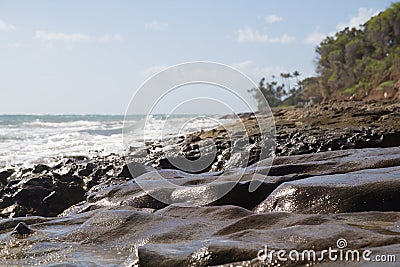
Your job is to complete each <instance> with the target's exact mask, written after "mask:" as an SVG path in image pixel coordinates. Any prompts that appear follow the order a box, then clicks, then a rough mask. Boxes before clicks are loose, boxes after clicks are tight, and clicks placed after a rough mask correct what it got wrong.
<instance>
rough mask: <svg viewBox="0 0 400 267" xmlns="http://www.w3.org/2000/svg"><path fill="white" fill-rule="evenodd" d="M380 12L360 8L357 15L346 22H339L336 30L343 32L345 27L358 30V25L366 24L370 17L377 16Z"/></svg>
mask: <svg viewBox="0 0 400 267" xmlns="http://www.w3.org/2000/svg"><path fill="white" fill-rule="evenodd" d="M379 12H380V11H379V10H375V9H373V8H365V7H361V8H359V9H358V15H357V16H355V17H352V18H350V20H349V21H348V22H340V23H339V24H338V25H337V26H336V29H337V30H338V31H341V30H344V29H345V28H346V27H349V28H358V29H359V28H360V25H362V24H364V23H365V22H367V21H368V20H369V19H370V18H371V17H373V16H375V15H378V13H379Z"/></svg>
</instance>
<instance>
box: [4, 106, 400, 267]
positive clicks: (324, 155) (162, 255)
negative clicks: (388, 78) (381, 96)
mask: <svg viewBox="0 0 400 267" xmlns="http://www.w3.org/2000/svg"><path fill="white" fill-rule="evenodd" d="M275 115H276V116H275V120H276V126H277V144H276V147H277V149H276V153H275V156H276V157H275V159H274V161H273V165H272V166H271V158H269V159H264V160H261V161H259V159H260V154H261V152H262V151H263V150H262V149H266V150H267V151H269V150H268V149H270V148H271V147H273V146H274V145H275V144H273V142H272V141H271V142H268V140H261V138H260V134H259V127H258V126H257V125H255V120H254V116H252V115H251V114H247V115H243V116H241V119H242V122H243V123H244V124H246V129H247V130H249V136H248V137H243V134H244V133H243V132H242V131H240V130H239V128H238V127H236V126H237V125H235V124H232V125H231V127H232V129H234V131H233V132H234V133H233V135H232V136H234V138H235V139H232V140H230V139H229V137H228V133H227V130H226V129H224V128H222V127H218V128H216V129H213V130H211V131H203V132H199V133H194V134H192V135H187V136H179V137H177V138H171V139H169V140H168V141H167V142H166V143H164V144H159V143H157V144H156V143H148V144H147V145H146V147H144V148H141V149H137V150H135V151H133V152H132V154H131V155H129V156H128V157H127V158H125V157H124V156H118V155H109V156H105V157H102V156H98V157H94V158H91V159H89V158H86V157H69V158H64V159H61V160H59V161H58V162H56V163H55V164H49V165H36V166H33V168H16V169H15V170H14V169H11V170H10V169H9V170H3V171H2V172H0V216H1V217H2V218H4V219H2V220H0V247H1V248H2V249H1V250H0V266H32V265H41V266H43V265H46V264H47V266H97V265H99V266H215V265H218V266H265V265H267V266H277V265H278V264H279V265H280V266H306V265H308V266H311V265H315V264H319V265H320V266H332V262H331V261H329V260H328V259H325V260H323V261H322V262H317V263H316V262H310V261H307V260H299V261H298V262H293V261H284V262H282V261H281V262H279V261H277V262H273V263H268V262H267V263H265V262H262V261H261V260H260V259H258V258H257V254H259V252H260V250H262V249H264V248H265V246H268V248H269V249H274V250H279V249H285V250H287V251H288V250H291V249H297V250H300V251H301V250H310V249H314V250H315V251H317V252H318V253H319V254H318V255H321V251H322V250H324V249H328V248H329V247H332V248H336V246H337V241H338V240H339V239H345V240H346V241H347V243H348V246H347V247H348V248H349V249H359V250H360V251H363V250H366V249H370V250H372V251H373V253H374V255H376V254H382V255H389V254H390V255H394V256H396V257H397V258H398V259H399V257H400V230H399V229H400V210H399V205H398V203H400V194H399V192H400V182H399V179H398V178H399V177H400V147H399V146H400V141H399V140H400V138H399V137H400V120H399V115H400V105H399V103H383V104H382V103H372V104H365V103H356V104H354V103H329V104H327V105H323V106H318V107H309V108H304V109H301V110H300V109H290V110H277V111H276V112H275ZM261 127H263V126H261ZM235 130H236V132H235ZM209 141H212V142H213V143H214V144H215V147H216V150H217V151H216V154H215V155H214V156H215V157H214V158H212V163H211V164H210V166H208V167H207V168H206V172H202V173H198V172H201V171H197V170H194V171H193V173H188V172H184V171H181V170H176V169H173V168H175V167H174V165H173V164H171V162H169V160H168V159H170V158H171V157H172V158H173V157H177V151H180V154H181V155H184V156H185V157H186V158H187V159H189V160H192V161H195V160H197V159H198V158H199V157H200V156H201V155H200V154H201V153H200V152H201V148H202V147H203V148H204V149H203V151H202V152H203V153H206V154H207V155H212V154H211V153H212V149H211V147H212V146H211V145H209ZM235 145H236V146H241V147H244V151H242V152H243V153H246V151H248V152H249V159H250V160H249V161H248V162H245V160H244V157H242V155H241V154H232V153H231V151H230V149H231V147H232V146H235ZM314 152H318V153H314ZM127 162H129V165H130V166H131V167H133V168H129V165H128V164H127ZM237 164H238V165H243V166H244V167H245V166H247V165H248V166H247V167H245V168H231V166H236V165H237ZM152 167H155V168H156V170H154V168H152ZM165 168H171V169H165ZM132 170H133V171H132ZM164 179H165V180H168V181H169V182H171V183H172V184H175V185H178V188H173V187H171V186H165V185H166V183H165V181H164V182H163V180H164ZM143 181H145V182H149V184H151V185H152V186H153V187H152V188H150V190H148V191H147V192H145V191H143V190H142V189H141V188H140V186H139V184H138V183H139V182H143ZM254 185H256V186H258V187H255V186H254ZM179 186H180V187H179ZM251 187H252V189H255V190H249V189H250V188H251ZM225 189H231V190H228V192H227V194H225V195H224V196H222V197H221V198H218V199H216V196H218V194H219V193H220V192H222V191H224V190H225ZM155 196H163V197H165V198H166V199H168V200H174V201H178V202H184V201H186V200H188V199H192V198H193V199H197V200H200V203H197V204H202V202H203V203H204V204H206V206H203V207H197V206H191V207H186V208H184V207H178V206H171V205H168V204H166V203H163V202H162V201H160V200H158V199H157V198H156V197H155ZM32 215H33V216H32ZM38 215H40V216H38ZM23 216H27V217H23ZM42 216H58V217H46V218H45V217H42ZM10 217H11V218H10ZM13 217H19V218H13ZM28 225H29V226H28ZM32 229H34V232H31V231H32ZM10 233H12V234H10ZM21 237H23V238H21ZM398 259H397V260H398ZM335 263H336V262H335ZM373 263H374V262H356V263H354V262H340V265H341V266H364V265H365V266H375V265H374V264H373ZM385 266H396V265H395V264H391V263H388V264H387V265H385Z"/></svg>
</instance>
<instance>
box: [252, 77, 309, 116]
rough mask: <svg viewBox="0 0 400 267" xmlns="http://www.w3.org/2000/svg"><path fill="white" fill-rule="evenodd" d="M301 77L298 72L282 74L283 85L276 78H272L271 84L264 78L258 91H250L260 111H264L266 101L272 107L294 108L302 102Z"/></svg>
mask: <svg viewBox="0 0 400 267" xmlns="http://www.w3.org/2000/svg"><path fill="white" fill-rule="evenodd" d="M299 76H300V73H299V72H298V71H294V72H293V73H281V74H280V77H281V80H282V83H278V81H277V80H276V77H275V76H272V79H271V81H270V82H268V81H266V80H265V78H262V79H261V81H260V83H259V85H258V88H257V89H256V88H254V89H252V90H249V91H250V92H251V93H253V96H254V97H255V98H256V100H257V101H258V110H262V108H263V107H262V106H263V103H264V99H265V100H267V101H268V104H269V106H270V107H278V106H283V105H284V106H294V105H297V104H298V103H299V102H302V101H303V99H302V98H301V96H302V94H301V91H302V86H301V82H300V80H299V79H298V77H299ZM293 80H295V81H293ZM292 85H293V86H292Z"/></svg>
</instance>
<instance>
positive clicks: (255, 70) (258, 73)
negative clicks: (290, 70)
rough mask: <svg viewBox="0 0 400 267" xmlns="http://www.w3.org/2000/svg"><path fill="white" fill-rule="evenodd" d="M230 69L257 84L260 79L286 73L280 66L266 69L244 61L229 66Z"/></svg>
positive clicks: (249, 61) (250, 61)
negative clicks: (237, 71)
mask: <svg viewBox="0 0 400 267" xmlns="http://www.w3.org/2000/svg"><path fill="white" fill-rule="evenodd" d="M231 67H233V68H235V69H238V70H240V71H241V72H243V73H244V74H246V75H247V76H249V77H250V78H251V79H253V81H255V82H258V81H259V80H260V79H261V78H262V77H265V78H270V77H271V76H272V75H275V76H279V74H280V73H282V72H286V71H285V68H283V67H282V66H274V67H266V66H259V65H257V64H255V63H254V62H253V61H252V60H246V61H243V62H239V63H233V64H231Z"/></svg>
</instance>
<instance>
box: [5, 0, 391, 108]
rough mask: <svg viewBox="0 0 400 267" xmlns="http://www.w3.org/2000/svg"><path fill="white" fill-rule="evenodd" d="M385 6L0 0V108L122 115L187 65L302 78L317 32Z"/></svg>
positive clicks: (369, 2) (350, 1)
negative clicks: (143, 91)
mask: <svg viewBox="0 0 400 267" xmlns="http://www.w3.org/2000/svg"><path fill="white" fill-rule="evenodd" d="M391 2H392V1H386V0H334V1H333V0H332V1H327V0H324V1H322V0H307V1H306V0H302V1H299V0H282V1H273V0H266V1H242V0H238V1H226V0H222V1H211V0H205V1H174V0H171V1H101V0H96V1H94V0H88V1H73V0H72V1H41V0H38V1H18V0H16V1H4V0H0V99H1V104H0V114H124V113H125V111H126V110H127V107H128V105H129V103H130V100H131V99H132V97H133V95H134V93H135V92H136V91H137V90H138V88H139V87H140V85H141V84H142V83H143V82H144V81H145V80H146V79H147V78H149V77H151V76H152V75H154V74H156V73H157V72H159V71H161V70H163V69H165V68H167V67H168V66H172V65H176V64H180V63H184V62H191V61H212V62H218V63H221V64H226V65H229V66H232V67H234V68H237V69H238V70H240V71H241V72H243V73H244V74H245V75H247V76H248V77H250V78H251V79H252V80H253V81H254V82H256V83H257V82H258V81H259V80H260V79H261V78H262V77H267V78H268V77H270V76H271V75H276V76H279V73H281V72H293V71H294V70H297V71H299V72H300V73H301V74H302V76H301V77H302V78H305V77H309V76H312V75H314V74H315V58H316V54H315V48H316V46H317V45H318V44H319V42H320V41H321V40H322V39H323V38H324V37H325V36H327V35H330V34H333V33H335V32H337V31H338V30H342V29H344V28H345V27H347V26H350V27H358V26H359V25H360V24H363V23H364V22H366V21H367V20H368V19H369V18H371V17H372V16H374V15H376V14H378V13H379V12H380V11H383V10H384V9H386V8H387V7H389V6H390V4H391ZM189 96H190V93H189ZM195 107H196V105H192V106H191V107H190V105H189V107H188V108H195ZM202 107H204V105H203V104H202ZM160 110H163V109H162V107H161V108H160ZM142 112H144V111H142Z"/></svg>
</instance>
